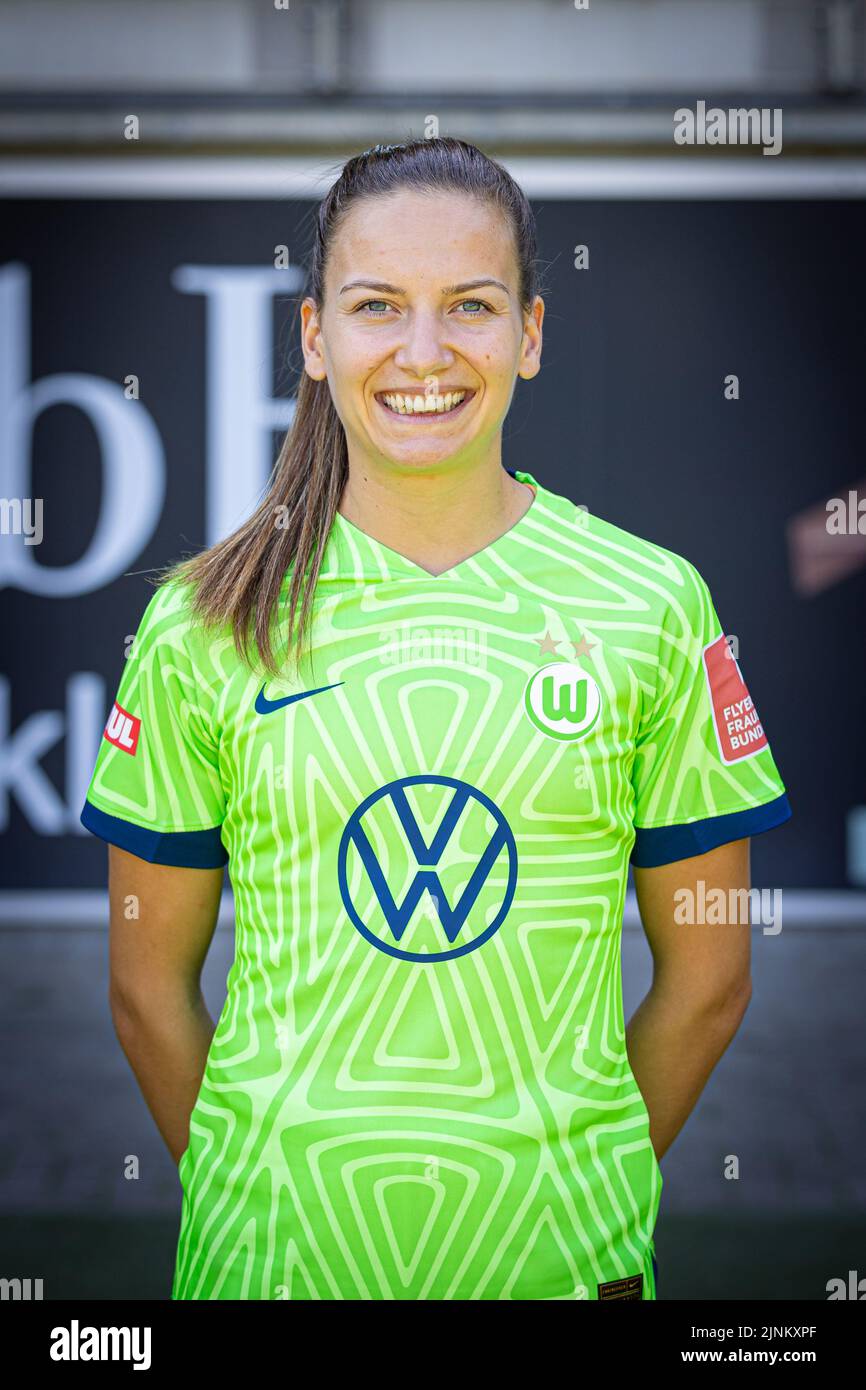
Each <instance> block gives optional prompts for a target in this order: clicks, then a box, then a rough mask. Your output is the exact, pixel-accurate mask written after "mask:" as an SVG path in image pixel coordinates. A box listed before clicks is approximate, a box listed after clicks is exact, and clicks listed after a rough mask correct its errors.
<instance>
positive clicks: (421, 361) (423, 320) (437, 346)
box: [394, 309, 454, 381]
mask: <svg viewBox="0 0 866 1390" xmlns="http://www.w3.org/2000/svg"><path fill="white" fill-rule="evenodd" d="M404 322H405V324H406V331H405V336H404V337H403V340H402V342H401V343H400V346H399V347H398V349H397V351H396V352H395V354H394V365H395V366H396V367H401V368H402V369H403V371H405V372H407V373H411V374H412V375H413V376H416V377H417V378H418V379H419V381H420V380H422V379H423V378H424V377H427V376H432V375H433V374H434V373H436V372H442V371H445V370H446V369H447V368H448V367H450V366H451V364H452V363H453V361H454V353H453V352H452V351H451V349H450V348H449V347H448V346H447V342H446V335H445V325H444V324H443V322H442V319H441V317H440V315H439V314H438V313H435V312H434V311H432V310H426V309H421V310H415V311H413V312H412V313H411V314H408V315H407V316H406V319H405V320H404Z"/></svg>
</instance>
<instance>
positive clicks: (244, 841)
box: [82, 472, 790, 1300]
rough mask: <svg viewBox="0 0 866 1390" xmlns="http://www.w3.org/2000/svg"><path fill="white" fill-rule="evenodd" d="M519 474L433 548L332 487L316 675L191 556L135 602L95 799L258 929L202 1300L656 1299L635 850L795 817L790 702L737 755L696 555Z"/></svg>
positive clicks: (233, 1006)
mask: <svg viewBox="0 0 866 1390" xmlns="http://www.w3.org/2000/svg"><path fill="white" fill-rule="evenodd" d="M516 477H517V478H518V479H519V480H520V481H521V482H524V483H526V484H528V485H529V486H530V487H532V488H533V489H534V490H535V497H534V500H533V501H532V504H531V505H530V507H529V509H528V510H527V512H526V513H525V514H524V515H523V516H522V517H521V519H520V520H519V521H518V522H517V524H516V525H515V526H513V527H512V528H511V529H510V530H509V531H508V532H506V533H505V534H504V535H503V536H501V537H499V539H498V540H496V541H494V542H493V543H492V544H491V545H489V546H487V547H485V548H484V549H483V550H481V551H479V552H478V553H477V554H475V555H472V556H471V557H469V558H468V559H466V560H463V561H462V562H461V563H459V564H457V565H454V566H452V568H450V569H448V570H446V571H445V572H444V573H442V574H439V575H437V576H433V575H431V574H429V573H428V572H427V571H426V570H424V569H423V568H421V567H420V566H419V565H417V564H415V563H414V562H413V561H411V560H409V559H407V558H406V557H404V556H402V555H400V554H399V553H397V552H396V551H394V550H391V549H390V548H389V547H388V546H386V545H383V544H382V543H380V542H378V541H376V540H375V539H373V538H372V537H371V536H369V535H367V534H366V533H364V532H363V531H361V530H360V529H358V528H357V527H356V526H354V525H353V524H352V523H351V522H349V521H348V520H347V519H345V518H344V517H343V516H342V515H340V514H338V515H337V517H336V519H335V522H334V525H333V528H332V530H331V533H330V535H329V538H328V543H327V547H326V550H325V554H324V557H323V564H322V569H321V574H320V578H319V582H318V586H317V590H316V596H315V604H314V610H313V622H314V626H313V631H312V650H313V659H312V662H311V664H310V665H308V666H305V667H304V669H302V671H301V674H300V676H298V677H295V676H292V677H291V678H289V677H288V676H286V678H285V679H271V678H269V677H266V676H265V675H264V673H263V672H262V671H261V670H260V669H256V668H250V667H248V666H245V665H244V664H243V663H242V662H241V660H240V659H239V658H238V656H237V654H236V651H235V648H234V645H233V642H232V638H231V634H230V632H228V631H226V630H211V631H205V630H204V629H202V628H201V627H200V626H198V625H197V624H196V623H195V622H194V621H193V620H192V616H191V611H190V603H189V594H188V592H187V591H186V590H185V589H184V588H183V587H182V586H181V585H179V584H178V583H177V582H173V583H171V584H168V585H166V586H163V587H162V588H160V589H158V590H157V591H156V593H155V594H154V596H153V597H152V598H151V600H150V602H149V603H148V605H147V608H146V611H145V612H144V616H143V618H142V619H141V623H140V626H139V630H138V635H137V637H136V639H135V642H134V645H133V649H132V653H131V655H130V657H129V660H128V661H127V664H126V667H125V669H124V671H123V674H122V676H121V679H120V682H119V688H118V691H117V702H116V705H115V708H114V710H113V711H112V714H111V716H110V718H109V724H108V729H107V732H106V737H105V739H103V741H102V744H101V748H100V752H99V756H98V759H97V762H96V766H95V769H94V772H93V776H92V780H91V783H90V787H89V790H88V793H87V801H86V805H85V807H84V810H83V813H82V820H83V822H84V824H85V825H86V826H87V827H88V828H89V829H90V830H92V831H93V832H94V833H95V834H97V835H100V836H102V837H103V838H104V839H106V840H108V841H110V842H111V843H113V844H116V845H119V846H122V847H123V848H124V849H126V850H128V851H130V852H131V853H133V854H136V855H139V856H140V857H142V858H143V859H146V860H149V861H152V862H154V863H157V864H167V865H180V866H187V867H191V868H202V869H207V868H211V869H213V868H219V867H220V866H223V865H227V866H228V871H229V874H230V877H231V881H232V884H233V889H234V910H235V923H236V926H235V931H236V949H235V958H234V962H233V964H232V967H231V971H230V974H229V977H228V981H227V997H226V1001H225V1006H224V1008H223V1010H222V1013H221V1015H220V1018H219V1021H218V1023H217V1027H216V1032H215V1034H214V1037H213V1042H212V1044H211V1048H210V1051H209V1055H208V1058H207V1064H206V1068H205V1072H204V1077H203V1080H202V1084H201V1088H200V1091H199V1094H198V1097H197V1100H196V1104H195V1108H194V1110H193V1113H192V1118H191V1125H190V1140H189V1147H188V1149H187V1150H186V1152H185V1153H184V1155H183V1157H182V1159H181V1162H180V1177H181V1182H182V1186H183V1210H182V1222H181V1230H180V1236H179V1241H178V1248H177V1259H176V1267H175V1274H174V1285H173V1297H174V1298H176V1299H218V1298H225V1299H365V1300H367V1299H405V1300H416V1299H588V1300H594V1299H599V1298H602V1297H613V1296H616V1297H621V1296H625V1297H633V1296H634V1294H635V1291H636V1290H637V1291H638V1293H639V1295H640V1296H641V1297H642V1298H652V1297H654V1296H655V1293H654V1290H655V1282H654V1279H653V1272H652V1265H651V1261H652V1253H653V1246H652V1238H653V1230H654V1226H655V1221H656V1215H657V1210H658V1204H659V1197H660V1193H661V1186H662V1178H661V1172H660V1169H659V1165H658V1163H657V1161H656V1158H655V1154H654V1152H653V1147H652V1144H651V1142H650V1131H649V1117H648V1114H647V1109H646V1105H645V1104H644V1101H643V1098H642V1096H641V1093H640V1090H639V1088H638V1086H637V1083H636V1081H635V1078H634V1076H633V1074H632V1071H631V1069H630V1066H629V1060H628V1055H627V1051H626V1044H625V1023H624V1017H623V1004H622V989H621V974H620V935H621V926H622V912H623V903H624V898H625V892H626V881H627V874H628V867H629V863H632V864H635V865H638V866H641V867H652V866H655V865H660V864H665V863H670V862H672V861H676V860H679V859H687V858H690V857H692V856H694V855H698V854H701V853H703V852H704V851H706V850H709V849H712V848H714V847H715V846H717V845H720V844H723V843H725V842H727V841H729V840H734V839H740V838H743V837H745V836H749V835H753V834H756V833H758V832H759V831H762V830H766V829H768V828H770V827H772V826H775V825H778V824H780V823H781V822H782V821H784V820H785V819H787V817H788V815H789V814H790V811H789V808H788V802H787V798H786V795H785V788H784V786H783V784H782V781H781V779H780V776H779V773H778V771H777V768H776V765H775V763H774V761H773V757H772V754H771V751H770V748H769V745H768V743H767V742H766V735H765V733H764V731H763V729H762V731H761V738H762V739H763V742H761V743H760V744H759V743H758V741H756V740H754V739H753V740H752V741H751V742H750V744H749V745H748V751H749V756H747V757H746V756H743V757H738V756H731V754H736V753H737V752H738V750H739V745H738V744H734V742H733V739H734V737H735V736H736V735H741V734H743V733H745V732H746V730H747V728H754V725H753V724H750V723H749V722H748V721H749V714H750V710H745V709H744V710H743V712H742V713H739V712H736V713H735V712H734V707H735V706H737V704H738V703H739V702H740V701H742V700H743V699H744V698H745V697H744V695H743V693H742V689H743V688H742V687H741V685H740V680H741V678H740V677H739V674H738V668H737V672H736V673H735V672H734V670H733V669H731V663H728V668H727V669H725V670H723V672H722V675H721V676H720V675H719V674H718V671H717V670H716V668H715V667H713V670H712V671H710V670H709V669H708V667H707V662H706V657H707V654H708V653H712V652H713V651H715V646H714V644H719V643H722V642H723V634H722V629H721V626H720V623H719V619H718V617H717V616H716V613H715V610H714V608H713V604H712V601H711V598H710V594H709V592H708V590H707V587H706V584H705V583H704V581H703V579H702V578H701V576H700V575H699V574H698V572H697V571H696V570H695V568H694V567H693V566H692V565H691V564H690V563H689V562H688V561H686V560H685V559H683V558H682V557H680V556H678V555H676V554H673V553H672V552H670V551H668V550H664V549H662V548H661V547H659V546H657V545H653V544H650V543H649V542H647V541H644V540H641V539H640V538H638V537H636V536H634V535H631V534H630V533H628V532H626V531H623V530H621V529H619V528H618V527H616V526H613V525H611V524H610V523H608V522H606V521H603V520H601V519H600V518H598V517H595V516H591V515H590V514H589V513H587V512H586V511H584V510H583V509H581V508H578V507H576V506H575V505H574V503H572V502H570V501H568V500H567V499H566V498H565V497H562V496H559V495H558V494H556V493H553V492H550V491H549V490H548V489H546V488H544V487H543V486H541V485H539V484H538V483H537V482H536V480H535V479H534V478H533V477H532V476H531V475H530V474H528V473H525V472H518V473H517V474H516ZM288 582H289V576H287V577H286V585H285V590H284V594H285V593H287V590H288ZM718 650H719V651H721V647H719V648H718ZM722 659H725V658H722ZM715 660H716V658H715V657H714V656H712V655H711V656H710V664H711V665H712V663H713V662H714V661H715ZM714 672H715V674H714ZM726 711H727V713H726ZM738 718H739V719H741V722H742V728H737V727H736V726H734V727H732V728H731V729H728V728H727V725H728V723H730V722H731V720H736V719H738ZM720 720H721V721H722V725H721V728H722V733H721V735H720V732H719V731H720V722H719V721H720ZM726 740H727V741H726ZM145 918H146V914H144V915H143V920H142V924H141V930H142V931H146V930H147V925H146V920H145ZM600 1290H608V1291H609V1292H608V1293H606V1294H602V1293H601V1292H600ZM623 1291H624V1292H623Z"/></svg>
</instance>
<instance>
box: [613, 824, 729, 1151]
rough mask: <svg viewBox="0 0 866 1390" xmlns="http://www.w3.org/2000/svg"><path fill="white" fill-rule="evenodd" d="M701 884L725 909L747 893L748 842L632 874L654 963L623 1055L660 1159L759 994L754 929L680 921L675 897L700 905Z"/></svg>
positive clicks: (627, 1037) (629, 1029)
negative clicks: (680, 894)
mask: <svg viewBox="0 0 866 1390" xmlns="http://www.w3.org/2000/svg"><path fill="white" fill-rule="evenodd" d="M701 879H703V881H704V884H705V886H706V892H707V893H709V892H710V890H711V889H713V888H721V889H723V890H724V891H725V897H726V902H727V901H730V899H729V898H728V892H729V890H730V889H732V888H734V889H739V888H745V889H748V888H749V886H750V868H749V841H748V840H736V841H733V842H732V843H731V844H727V845H720V846H719V848H718V849H714V850H710V851H709V853H707V854H699V855H695V856H694V858H691V859H681V860H679V861H677V862H676V863H674V864H664V865H661V866H660V867H659V868H655V869H637V868H636V869H635V870H634V881H635V889H636V892H637V899H638V907H639V908H640V915H641V920H642V922H643V925H644V930H645V931H646V934H647V938H648V940H649V944H650V950H651V951H652V956H653V982H652V987H651V988H650V991H649V993H648V994H647V996H646V998H645V999H644V1000H643V1002H642V1003H641V1005H640V1007H639V1008H638V1009H637V1010H636V1011H635V1013H634V1015H633V1016H632V1018H631V1020H630V1022H629V1025H628V1028H627V1029H626V1046H627V1048H628V1055H629V1061H630V1063H631V1068H632V1071H633V1072H634V1076H635V1080H636V1081H637V1083H638V1086H639V1087H640V1090H641V1093H642V1095H643V1098H644V1100H645V1102H646V1106H647V1110H648V1111H649V1116H650V1136H651V1139H652V1143H653V1147H654V1149H655V1152H656V1157H657V1158H659V1159H660V1158H661V1157H662V1155H663V1154H664V1153H665V1152H666V1151H667V1149H668V1148H670V1145H671V1144H672V1143H673V1141H674V1139H675V1138H676V1136H677V1134H679V1132H680V1130H681V1129H682V1127H683V1125H684V1124H685V1122H686V1120H687V1119H688V1117H689V1115H690V1114H691V1112H692V1110H693V1109H694V1106H695V1104H696V1103H697V1100H698V1097H699V1096H700V1094H701V1092H702V1090H703V1089H704V1086H705V1085H706V1083H707V1080H708V1079H709V1076H710V1073H711V1072H712V1070H713V1068H714V1067H715V1065H716V1063H717V1062H718V1061H719V1058H720V1057H721V1056H722V1054H723V1053H724V1051H725V1049H726V1048H727V1047H728V1045H729V1043H730V1042H731V1039H732V1038H733V1036H734V1034H735V1033H736V1031H737V1029H738V1028H739V1026H740V1023H741V1022H742V1019H743V1015H744V1014H745V1012H746V1009H747V1008H748V1005H749V1000H750V998H751V992H752V985H751V944H752V943H751V934H750V927H749V925H748V921H745V922H736V921H735V922H733V923H732V922H730V921H729V922H727V924H726V925H715V926H714V925H707V924H706V923H697V922H696V923H695V924H694V925H690V924H685V923H678V922H676V921H675V919H674V912H675V910H676V903H675V900H674V893H676V892H677V891H678V890H681V889H684V888H686V889H689V890H691V892H693V893H694V894H695V897H696V898H697V893H698V882H699V880H701ZM734 901H735V902H736V901H737V900H736V899H734ZM732 915H733V914H732ZM739 915H740V916H745V917H746V918H748V915H749V914H748V912H746V913H744V914H743V913H740V914H739Z"/></svg>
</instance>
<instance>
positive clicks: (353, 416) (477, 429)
mask: <svg viewBox="0 0 866 1390" xmlns="http://www.w3.org/2000/svg"><path fill="white" fill-rule="evenodd" d="M543 316H544V304H543V301H542V300H541V299H540V298H537V299H536V301H535V304H534V305H533V307H532V312H531V313H530V314H524V312H523V310H522V309H521V306H520V301H519V298H518V267H517V260H516V255H515V251H514V241H513V236H512V233H511V230H510V227H509V225H508V223H507V221H506V219H505V218H504V216H503V215H502V214H501V213H499V212H498V211H497V210H496V209H495V208H494V207H492V206H490V205H489V204H487V203H485V202H482V201H481V200H480V199H477V198H475V197H472V196H471V195H468V194H463V193H422V192H418V191H413V190H401V191H400V192H397V193H390V194H387V195H382V196H378V197H374V198H369V199H363V200H361V201H360V202H358V203H356V204H355V206H354V207H353V208H352V210H351V211H350V212H349V214H348V215H347V217H346V220H345V221H344V223H343V225H342V227H341V228H340V230H339V232H338V233H337V234H336V236H335V238H334V240H333V242H332V245H331V249H330V254H329V259H328V266H327V270H326V277H325V293H324V306H323V307H322V308H321V311H320V312H319V311H317V309H316V306H315V304H314V303H313V301H312V300H310V299H307V300H305V301H304V304H303V306H302V328H303V348H304V357H305V363H306V370H307V372H308V373H309V375H310V376H311V377H313V378H314V379H315V380H322V379H323V378H325V377H327V380H328V384H329V387H330V391H331V396H332V399H333V401H334V406H335V409H336V411H337V414H338V415H339V417H340V420H341V422H342V425H343V428H344V429H345V431H346V439H347V442H348V448H349V460H350V463H352V465H353V466H355V465H361V466H363V465H364V464H369V463H372V464H374V466H375V465H376V464H379V465H382V464H383V463H385V464H392V465H393V464H396V465H398V466H401V467H403V468H409V469H413V470H415V469H419V468H422V467H424V466H430V465H435V464H439V463H442V462H444V461H446V460H447V461H449V462H450V463H452V464H455V465H456V464H462V463H466V462H471V461H474V462H481V461H484V460H485V459H486V458H487V457H495V458H496V459H497V460H498V459H499V457H500V440H501V431H502V424H503V421H504V419H505V416H506V414H507V412H508V407H509V405H510V403H511V397H512V394H513V391H514V385H515V380H516V378H517V376H523V377H532V376H535V374H536V372H537V371H538V369H539V361H540V354H541V322H542V318H543ZM422 405H423V406H424V407H425V408H424V410H423V411H421V410H419V407H420V406H422Z"/></svg>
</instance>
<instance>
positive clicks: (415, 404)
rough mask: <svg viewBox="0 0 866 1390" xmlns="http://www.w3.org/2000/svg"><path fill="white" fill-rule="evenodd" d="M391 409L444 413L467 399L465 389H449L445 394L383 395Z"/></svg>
mask: <svg viewBox="0 0 866 1390" xmlns="http://www.w3.org/2000/svg"><path fill="white" fill-rule="evenodd" d="M382 399H383V401H384V402H385V404H386V405H387V406H388V408H389V409H390V410H394V411H396V412H397V414H398V415H444V414H445V413H446V411H449V410H454V409H456V407H457V406H458V405H460V403H461V401H463V400H465V399H466V392H465V391H449V392H448V393H447V395H445V396H434V395H432V394H431V395H429V396H405V395H401V394H400V393H399V392H396V393H395V394H393V395H388V396H383V397H382Z"/></svg>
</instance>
